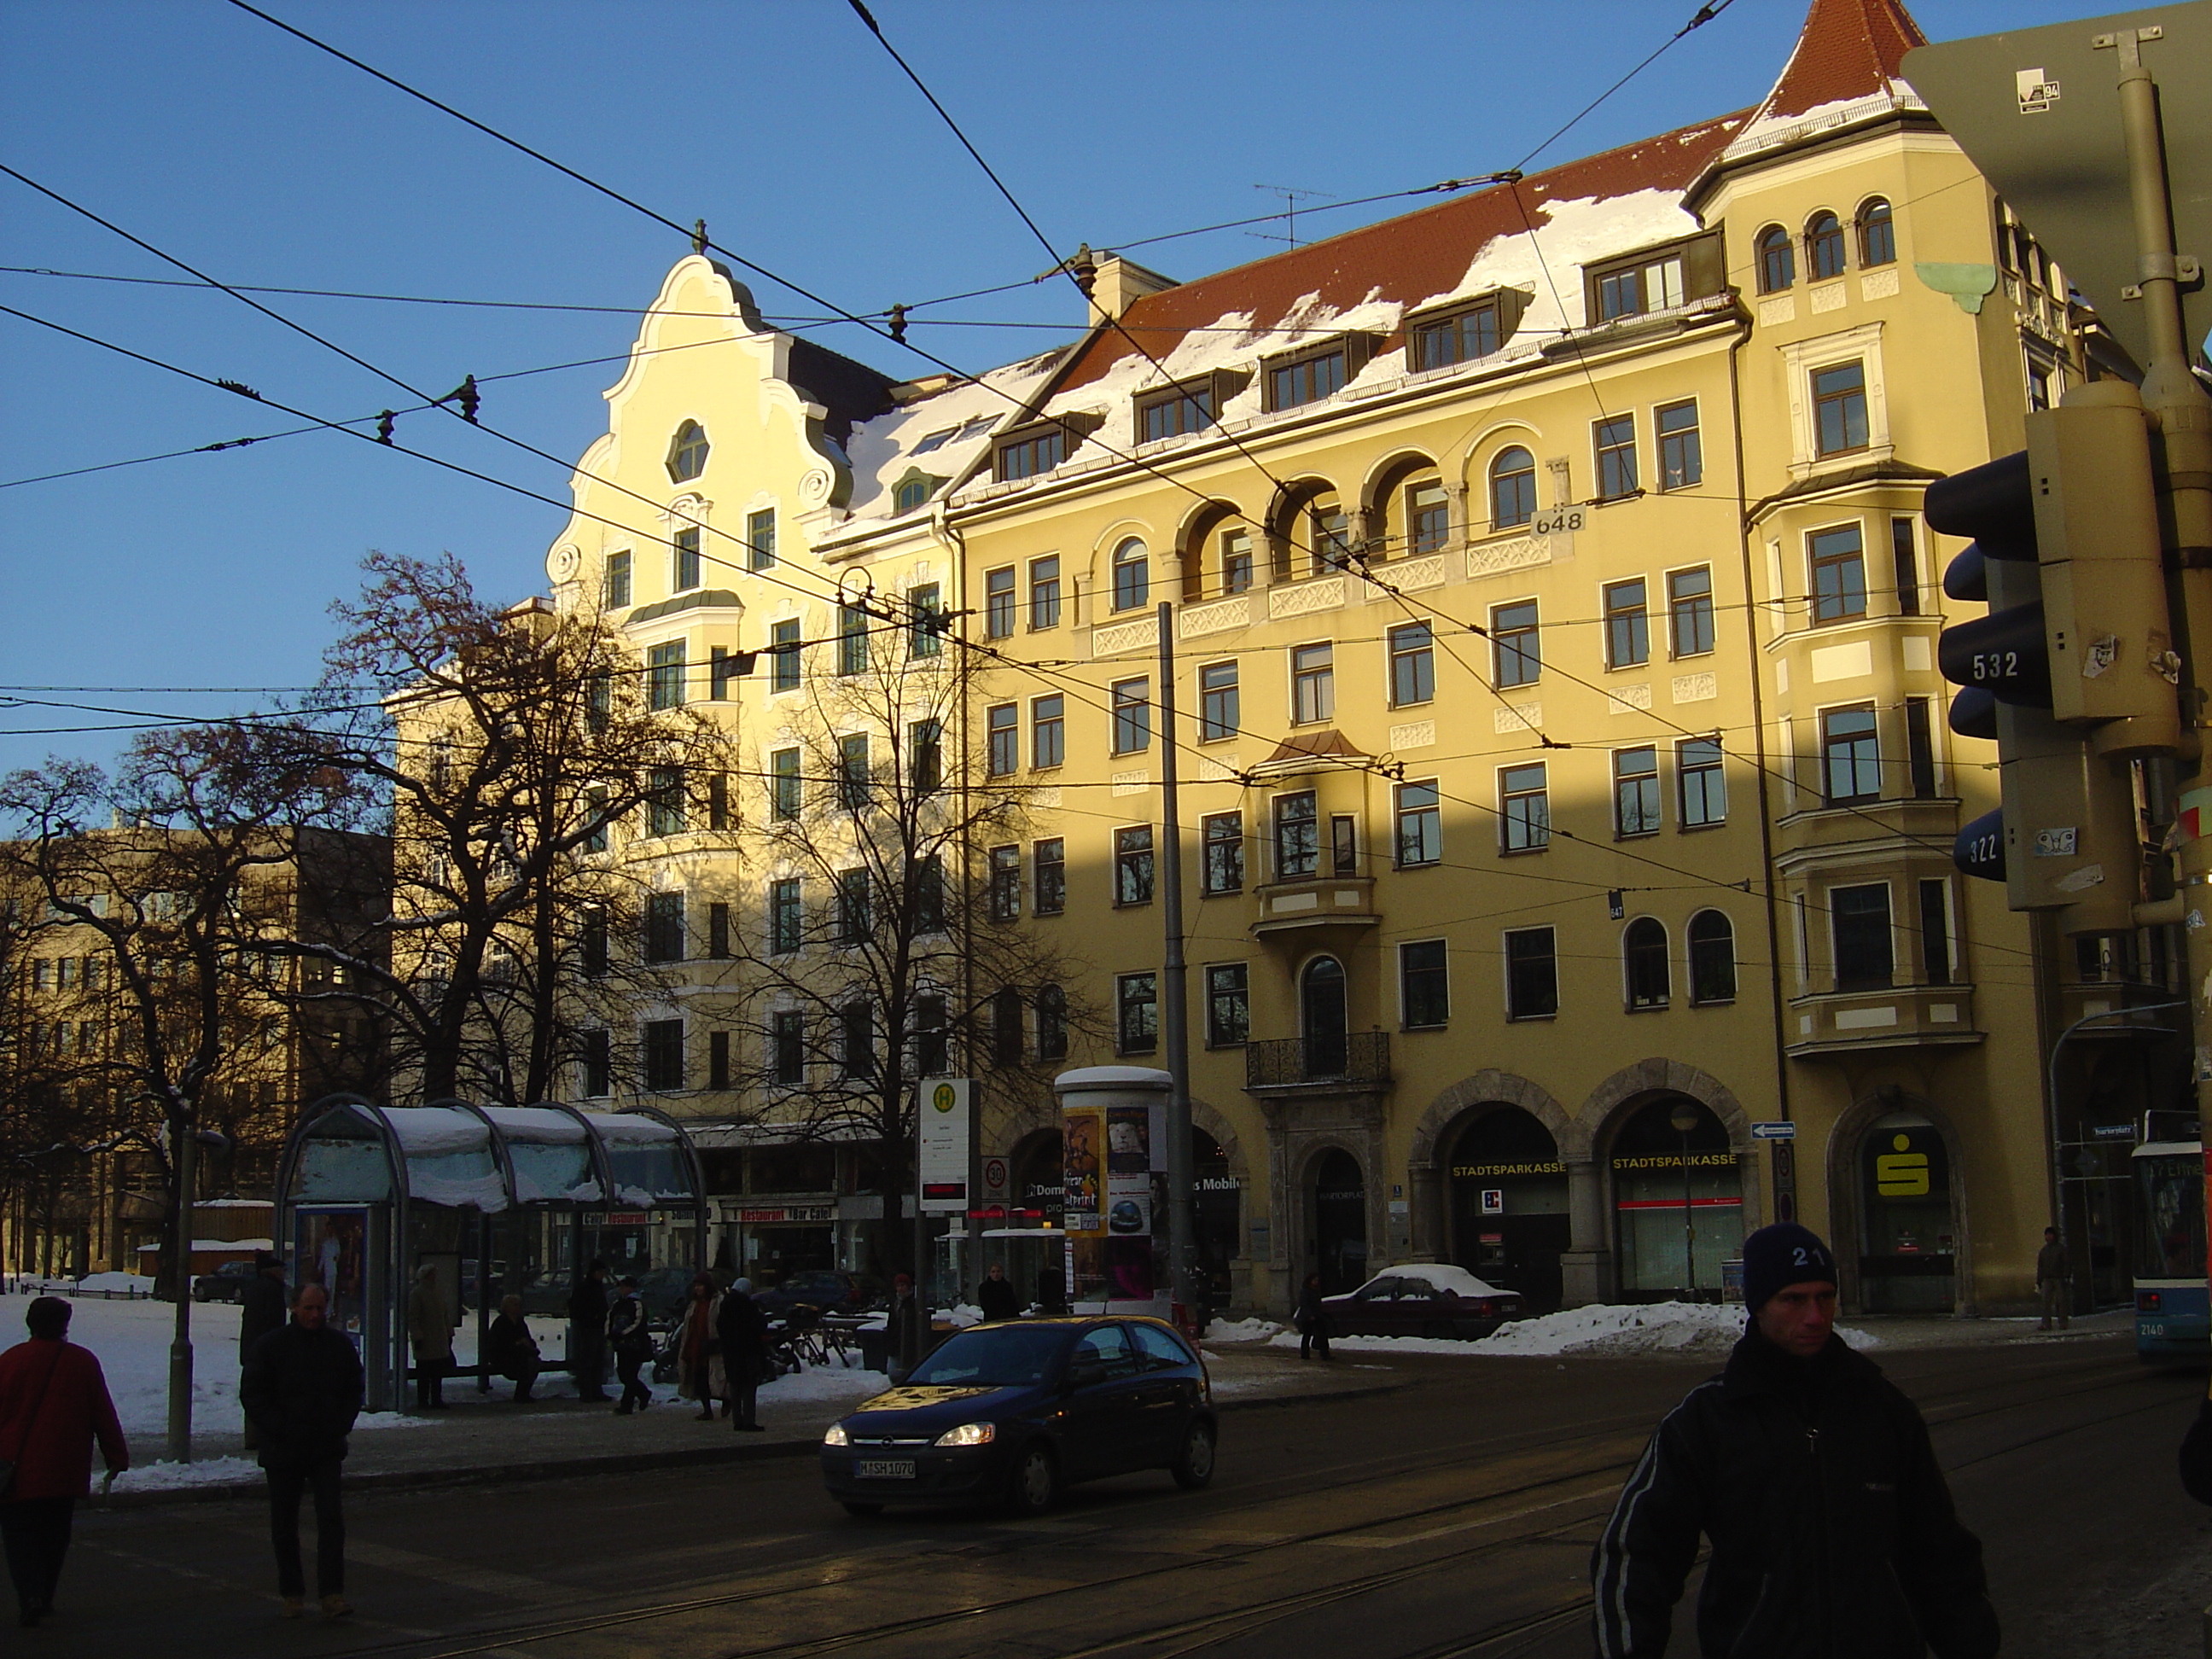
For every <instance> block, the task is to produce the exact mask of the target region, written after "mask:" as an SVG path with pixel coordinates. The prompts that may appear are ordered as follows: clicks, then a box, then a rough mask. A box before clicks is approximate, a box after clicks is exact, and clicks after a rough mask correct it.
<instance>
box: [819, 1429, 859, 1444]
mask: <svg viewBox="0 0 2212 1659" xmlns="http://www.w3.org/2000/svg"><path fill="white" fill-rule="evenodd" d="M822 1443H823V1445H825V1446H849V1445H851V1444H852V1443H853V1437H852V1436H851V1435H849V1434H847V1433H846V1432H845V1425H843V1424H842V1423H832V1424H831V1425H829V1427H828V1428H827V1429H825V1430H824V1431H823V1434H822Z"/></svg>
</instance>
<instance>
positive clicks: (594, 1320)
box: [568, 1258, 607, 1403]
mask: <svg viewBox="0 0 2212 1659" xmlns="http://www.w3.org/2000/svg"><path fill="white" fill-rule="evenodd" d="M568 1374H569V1375H570V1376H573V1377H574V1379H575V1383H576V1398H577V1399H579V1400H588V1401H593V1402H594V1403H597V1402H599V1401H604V1400H605V1398H606V1397H607V1264H606V1263H605V1262H604V1261H599V1260H597V1259H596V1258H595V1259H594V1260H593V1261H592V1265H591V1267H590V1268H589V1269H588V1270H587V1271H586V1273H585V1274H584V1276H583V1277H582V1278H581V1279H578V1280H577V1281H576V1288H575V1289H574V1290H573V1291H569V1292H568Z"/></svg>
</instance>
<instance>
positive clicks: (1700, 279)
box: [1583, 234, 1722, 327]
mask: <svg viewBox="0 0 2212 1659" xmlns="http://www.w3.org/2000/svg"><path fill="white" fill-rule="evenodd" d="M1721 279H1722V270H1721V260H1720V242H1719V239H1718V237H1717V235H1714V234H1707V235H1703V236H1694V237H1692V238H1691V239H1690V240H1688V241H1686V242H1677V243H1675V244H1674V245H1673V246H1669V247H1657V248H1648V249H1646V250H1645V251H1644V252H1641V253H1638V254H1634V255H1632V256H1630V257H1629V258H1623V259H1615V260H1610V261H1608V262H1607V263H1605V264H1593V265H1588V266H1585V267H1584V268H1583V282H1584V283H1585V285H1586V287H1585V291H1584V295H1583V301H1584V304H1585V306H1586V307H1587V308H1588V309H1587V315H1588V316H1589V322H1590V325H1591V326H1592V327H1596V326H1598V325H1601V324H1604V323H1611V322H1618V321H1619V320H1620V319H1622V318H1624V317H1641V316H1644V315H1646V314H1648V313H1651V312H1655V311H1671V310H1673V309H1674V307H1677V306H1680V305H1683V304H1686V302H1687V301H1692V300H1700V299H1703V298H1705V296H1706V295H1711V294H1717V293H1719V292H1720V291H1721Z"/></svg>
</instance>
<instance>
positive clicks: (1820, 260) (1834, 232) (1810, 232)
mask: <svg viewBox="0 0 2212 1659" xmlns="http://www.w3.org/2000/svg"><path fill="white" fill-rule="evenodd" d="M1805 264H1806V265H1807V266H1808V273H1807V274H1808V275H1809V276H1811V277H1812V279H1813V280H1814V282H1816V283H1825V282H1826V281H1827V280H1828V278H1830V277H1831V276H1842V275H1843V274H1844V227H1843V222H1842V221H1841V220H1839V219H1838V218H1837V217H1836V216H1835V215H1834V214H1832V213H1816V214H1814V216H1812V218H1811V219H1810V220H1809V221H1808V222H1807V223H1806V226H1805Z"/></svg>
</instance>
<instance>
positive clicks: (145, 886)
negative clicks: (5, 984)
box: [0, 726, 350, 1293]
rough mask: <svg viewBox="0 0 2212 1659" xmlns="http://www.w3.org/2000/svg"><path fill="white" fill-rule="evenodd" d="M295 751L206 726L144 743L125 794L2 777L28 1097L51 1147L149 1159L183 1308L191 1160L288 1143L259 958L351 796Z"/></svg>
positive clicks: (279, 737) (283, 1044)
mask: <svg viewBox="0 0 2212 1659" xmlns="http://www.w3.org/2000/svg"><path fill="white" fill-rule="evenodd" d="M301 754H302V750H301V744H300V743H299V742H298V740H297V736H296V734H295V733H293V732H283V731H278V730H276V729H264V728H260V727H248V726H196V727H189V728H185V729H182V730H179V731H175V732H161V733H158V734H155V735H149V736H148V737H145V738H140V739H139V740H138V741H137V743H136V744H134V745H133V746H132V747H131V750H130V751H129V752H128V754H127V755H126V757H125V760H124V762H123V763H122V765H121V767H120V769H119V770H118V773H117V774H116V775H115V776H113V777H112V778H110V777H109V776H108V775H106V774H105V773H104V772H103V771H102V770H101V769H100V768H98V767H95V766H92V765H89V764H87V763H82V762H69V761H59V760H57V761H50V762H49V763H47V764H46V765H45V766H44V767H41V768H37V769H29V770H25V771H21V772H17V773H15V774H14V775H10V776H9V777H8V778H7V779H5V780H4V781H0V814H4V815H5V817H7V818H8V819H9V820H10V821H11V828H12V829H13V830H14V832H15V839H14V840H11V841H9V842H7V843H5V844H4V847H0V860H4V865H5V872H6V874H5V879H6V883H7V885H8V888H9V894H10V897H11V900H12V901H13V902H14V908H15V910H16V913H17V918H18V920H17V923H16V927H17V930H18V934H19V940H18V949H19V950H20V951H21V953H22V954H23V955H25V956H26V957H27V958H28V961H27V963H26V967H27V970H28V973H27V980H28V985H29V991H28V1002H29V1006H28V1007H27V1012H28V1013H29V1014H30V1015H31V1018H28V1019H27V1021H26V1023H25V1025H24V1028H23V1030H22V1032H21V1035H20V1036H19V1037H18V1039H17V1044H16V1047H17V1051H18V1057H19V1058H18V1066H19V1075H20V1076H21V1078H22V1079H23V1083H22V1086H23V1088H24V1091H25V1092H24V1094H23V1096H22V1097H21V1099H22V1101H23V1103H25V1104H27V1105H28V1106H30V1107H31V1108H32V1109H33V1113H34V1115H35V1116H36V1117H37V1118H38V1119H39V1120H40V1124H41V1127H40V1128H39V1129H38V1130H37V1131H36V1133H37V1134H38V1135H40V1136H47V1137H55V1138H56V1139H55V1141H54V1143H53V1144H56V1145H64V1144H65V1145H67V1146H71V1147H74V1148H75V1149H76V1150H77V1151H79V1152H111V1153H112V1152H124V1151H125V1150H135V1151H136V1152H138V1153H139V1154H141V1155H143V1158H144V1159H146V1160H150V1163H151V1164H152V1166H153V1168H154V1169H155V1171H156V1172H157V1175H158V1178H159V1182H160V1185H161V1203H162V1205H163V1209H164V1228H163V1232H164V1237H165V1240H166V1243H165V1247H164V1249H163V1253H162V1266H161V1273H162V1279H163V1285H164V1288H165V1289H167V1290H168V1291H170V1292H171V1293H176V1292H177V1291H179V1288H180V1285H181V1279H180V1275H181V1274H182V1273H183V1272H184V1270H185V1264H186V1261H187V1255H186V1251H185V1243H186V1242H187V1237H188V1235H187V1231H186V1223H187V1221H188V1212H187V1211H186V1209H185V1206H186V1205H187V1204H188V1202H189V1198H188V1196H187V1193H188V1189H189V1188H190V1186H191V1181H190V1169H189V1165H190V1164H191V1157H192V1153H191V1148H192V1147H193V1146H195V1145H196V1144H197V1141H198V1140H199V1139H200V1138H201V1137H202V1136H203V1135H211V1136H213V1137H216V1139H218V1140H219V1142H220V1143H221V1144H224V1145H235V1144H237V1143H238V1142H240V1141H241V1140H258V1141H264V1142H267V1141H273V1140H276V1139H282V1137H283V1132H284V1128H285V1120H284V1118H283V1114H282V1112H281V1111H276V1112H275V1113H274V1115H273V1116H272V1110H271V1109H272V1108H275V1107H276V1103H277V1102H278V1100H279V1099H280V1098H281V1095H282V1092H283V1091H281V1090H273V1089H265V1088H264V1087H262V1086H261V1085H262V1084H263V1083H264V1082H266V1081H268V1080H270V1079H274V1078H276V1077H278V1076H281V1075H284V1074H287V1073H289V1071H290V1070H291V1067H290V1066H289V1063H288V1061H287V1060H286V1058H285V1055H286V1053H287V1049H288V1047H289V1043H290V1042H291V1040H292V1037H293V1036H294V1034H293V1033H292V1032H290V1031H289V1030H288V1029H287V1027H286V1025H285V1024H284V1019H283V1010H282V1008H281V1006H278V1005H276V1004H274V1003H272V1002H270V1000H267V999H266V998H264V997H261V996H258V995H257V994H256V987H255V986H254V984H253V983H252V981H251V979H250V978H249V976H248V975H247V974H246V971H245V969H244V965H243V964H244V962H245V959H246V950H245V947H246V944H247V942H248V940H249V939H251V938H252V936H253V935H254V934H255V933H257V932H258V930H259V929H260V928H261V927H264V925H265V924H266V919H267V918H268V917H270V915H276V914H286V913H289V911H291V910H292V909H293V908H295V906H294V903H293V900H292V898H291V896H290V892H291V890H292V888H293V887H294V886H295V883H296V868H297V861H298V855H299V848H300V844H301V836H302V835H303V834H305V833H309V832H310V831H311V829H313V828H316V827H319V826H323V825H328V824H331V823H335V822H339V821H343V819H344V818H345V817H346V816H347V814H348V813H349V811H350V802H349V794H348V788H347V781H346V780H345V779H344V778H343V776H341V775H337V774H335V773H332V772H331V771H329V770H327V769H323V768H320V767H318V766H314V765H312V764H302V763H301ZM57 941H59V942H61V943H63V944H64V945H66V948H65V949H64V950H60V951H55V950H54V949H52V946H53V945H54V944H55V943H56V942H57Z"/></svg>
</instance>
